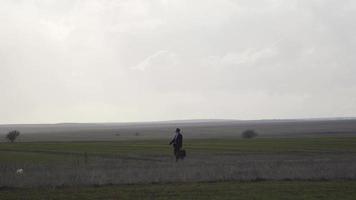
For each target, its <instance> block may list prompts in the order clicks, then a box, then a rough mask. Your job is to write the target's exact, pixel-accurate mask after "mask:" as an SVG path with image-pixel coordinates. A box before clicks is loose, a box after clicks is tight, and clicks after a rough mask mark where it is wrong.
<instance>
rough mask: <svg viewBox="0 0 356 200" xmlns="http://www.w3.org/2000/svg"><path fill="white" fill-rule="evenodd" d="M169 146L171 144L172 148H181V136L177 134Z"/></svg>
mask: <svg viewBox="0 0 356 200" xmlns="http://www.w3.org/2000/svg"><path fill="white" fill-rule="evenodd" d="M169 144H173V146H174V148H179V149H180V148H182V146H183V135H182V134H180V133H178V135H177V137H174V138H173V139H172V141H171V142H170V143H169Z"/></svg>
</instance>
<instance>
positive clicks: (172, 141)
mask: <svg viewBox="0 0 356 200" xmlns="http://www.w3.org/2000/svg"><path fill="white" fill-rule="evenodd" d="M175 139H176V137H174V138H173V139H172V140H171V142H169V145H171V144H173V143H174V141H175Z"/></svg>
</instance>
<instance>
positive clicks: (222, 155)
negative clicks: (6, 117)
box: [0, 120, 356, 199]
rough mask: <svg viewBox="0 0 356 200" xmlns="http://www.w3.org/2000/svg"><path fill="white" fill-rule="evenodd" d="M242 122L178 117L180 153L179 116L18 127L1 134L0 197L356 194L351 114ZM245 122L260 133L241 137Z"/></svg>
mask: <svg viewBox="0 0 356 200" xmlns="http://www.w3.org/2000/svg"><path fill="white" fill-rule="evenodd" d="M184 123H185V122H184ZM221 123H227V124H225V125H223V124H221ZM239 123H240V124H238V123H237V122H233V124H231V122H225V121H224V122H214V123H210V122H209V123H208V124H206V123H205V122H204V123H201V122H199V123H196V122H194V123H193V124H191V123H190V125H189V126H188V125H187V126H185V128H184V129H183V130H184V133H183V134H184V138H185V140H184V149H185V150H186V151H187V154H188V155H187V157H186V159H185V160H182V161H179V162H175V159H174V157H173V155H172V147H171V146H169V145H168V142H169V139H170V137H171V136H172V134H171V131H172V130H174V127H176V125H177V124H168V125H167V124H163V125H162V124H161V125H159V126H158V127H156V126H154V125H152V124H146V125H145V126H146V128H145V127H144V126H143V125H142V124H141V125H140V126H137V125H135V126H132V124H129V125H122V124H121V125H120V127H118V125H115V127H114V128H113V126H112V124H111V125H102V124H101V125H98V126H97V125H91V126H94V128H93V129H92V130H90V131H88V132H87V131H86V130H84V129H83V127H86V128H88V125H84V126H83V125H65V127H67V128H68V126H69V128H68V129H66V128H65V129H61V128H60V127H61V126H63V125H55V126H59V128H58V127H53V126H52V125H51V126H50V127H45V129H41V127H42V128H43V127H44V126H43V125H41V127H40V129H41V130H42V132H41V130H39V129H38V125H36V128H35V129H33V127H32V129H31V127H30V129H29V127H27V126H26V127H23V126H18V127H17V128H19V127H20V128H21V127H22V131H24V132H22V134H21V136H20V138H21V139H20V138H19V140H18V141H17V142H15V143H8V142H2V143H0V177H1V178H0V199H80V198H82V199H354V197H355V195H356V194H355V191H356V136H355V135H354V134H355V132H353V131H354V128H355V126H354V124H353V123H354V121H352V120H351V121H350V120H346V121H332V122H330V123H327V122H325V121H323V122H320V121H317V122H314V121H313V122H308V121H307V122H295V121H293V122H289V121H287V122H286V121H283V122H278V123H276V122H273V123H272V124H271V122H268V123H266V122H262V123H261V124H253V126H252V125H251V123H250V122H249V123H247V125H246V124H241V122H239ZM253 123H255V122H253ZM181 125H182V124H181ZM300 125H304V127H299V126H300ZM71 126H74V127H71ZM78 126H79V128H78ZM103 126H109V127H107V130H104V129H103ZM4 127H5V128H6V129H5V128H4ZM179 127H181V126H179ZM233 127H235V128H236V127H237V129H236V130H235V132H233V131H232V130H233ZM250 127H253V128H256V129H255V130H257V129H258V128H259V129H258V130H259V131H258V132H259V135H258V137H257V138H253V139H242V138H241V137H240V134H241V132H240V130H245V128H250ZM261 127H264V128H265V129H262V128H261ZM293 127H294V128H293ZM330 127H331V128H330ZM12 128H13V127H12ZM12 128H11V127H9V125H7V126H0V132H1V131H2V132H6V130H7V129H8V130H11V129H12ZM62 128H63V127H62ZM289 128H290V130H289ZM79 129H80V130H79ZM36 130H38V131H39V132H36ZM60 130H62V131H63V132H60ZM263 130H265V131H263ZM286 130H289V131H286ZM328 130H329V131H328ZM31 131H32V132H31ZM46 131H49V132H46ZM51 131H54V132H53V133H51ZM155 131H157V132H158V133H157V134H156V132H155ZM160 131H161V132H160ZM163 131H167V132H166V133H165V135H163ZM214 131H215V132H216V133H214V134H213V132H214ZM273 131H275V132H276V134H273ZM284 131H286V132H285V133H284ZM298 131H300V135H298ZM313 131H315V132H313ZM277 133H278V134H277ZM283 133H284V134H283ZM112 138H114V139H112ZM57 139H58V140H57ZM20 168H21V169H23V170H24V173H23V174H16V170H17V169H20Z"/></svg>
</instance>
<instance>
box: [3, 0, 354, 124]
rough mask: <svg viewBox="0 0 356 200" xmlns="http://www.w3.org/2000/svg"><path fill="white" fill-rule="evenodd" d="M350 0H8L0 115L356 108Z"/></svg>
mask: <svg viewBox="0 0 356 200" xmlns="http://www.w3.org/2000/svg"><path fill="white" fill-rule="evenodd" d="M355 11H356V2H355V1H351V0H342V1H331V0H325V1H320V0H291V1H282V0H261V1H247V0H236V1H232V0H221V1H214V0H208V1H202V0H196V1H193V2H192V1H187V0H153V1H144V0H108V1H99V0H88V1H83V0H61V1H59V0H50V1H36V0H28V1H22V0H17V1H13V0H4V1H1V2H0V13H1V15H0V28H1V30H2V31H1V32H0V92H1V93H0V94H1V95H0V109H1V115H0V124H34V123H41V124H43V123H67V122H68V123H72V122H74V123H92V122H93V123H96V122H145V121H146V122H150V121H169V120H186V119H188V120H189V119H236V120H254V119H256V120H261V119H262V120H263V119H306V118H348V117H355V116H356V103H355V102H356V93H355V91H356V79H355V78H354V74H356V67H355V64H356V57H355V56H354V55H353V54H354V52H355V50H356V26H355V23H354V19H355V17H356V12H355Z"/></svg>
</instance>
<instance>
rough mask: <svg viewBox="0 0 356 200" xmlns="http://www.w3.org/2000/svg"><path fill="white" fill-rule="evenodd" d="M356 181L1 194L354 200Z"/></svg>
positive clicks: (11, 195)
mask: <svg viewBox="0 0 356 200" xmlns="http://www.w3.org/2000/svg"><path fill="white" fill-rule="evenodd" d="M355 196H356V181H262V182H215V183H185V184H182V183H177V184H153V185H152V184H150V185H121V186H104V187H71V188H57V189H48V188H47V189H46V188H40V189H7V190H0V199H7V200H15V199H16V200H17V199H24V200H27V199H28V200H29V199H36V200H38V199H46V200H51V199H53V200H55V199H120V200H125V199H148V200H152V199H158V200H165V199H194V200H200V199H201V200H206V199H219V200H228V199H231V200H232V199H234V200H238V199H264V200H279V199H280V200H299V199H304V200H316V199H323V200H335V199H342V200H353V199H355Z"/></svg>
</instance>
